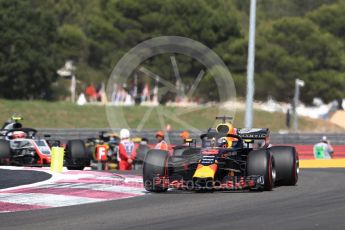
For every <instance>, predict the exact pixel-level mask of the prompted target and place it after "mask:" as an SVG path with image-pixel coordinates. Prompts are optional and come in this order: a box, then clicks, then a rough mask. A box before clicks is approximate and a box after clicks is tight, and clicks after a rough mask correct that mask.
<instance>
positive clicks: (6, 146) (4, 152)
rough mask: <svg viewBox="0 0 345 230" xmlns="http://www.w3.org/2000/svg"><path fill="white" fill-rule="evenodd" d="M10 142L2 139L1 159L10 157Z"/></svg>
mask: <svg viewBox="0 0 345 230" xmlns="http://www.w3.org/2000/svg"><path fill="white" fill-rule="evenodd" d="M10 154H11V149H10V143H9V142H8V141H6V140H0V159H2V158H7V157H10Z"/></svg>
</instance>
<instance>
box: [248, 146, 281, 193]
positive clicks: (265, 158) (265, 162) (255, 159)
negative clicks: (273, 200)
mask: <svg viewBox="0 0 345 230" xmlns="http://www.w3.org/2000/svg"><path fill="white" fill-rule="evenodd" d="M247 175H248V176H254V175H256V176H263V178H264V185H263V189H264V190H266V191H271V190H272V189H273V187H274V183H275V178H276V170H275V161H274V158H273V156H272V154H271V153H270V152H269V151H267V150H264V149H260V150H252V151H251V152H249V154H248V158H247Z"/></svg>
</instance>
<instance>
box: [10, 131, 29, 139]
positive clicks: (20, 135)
mask: <svg viewBox="0 0 345 230" xmlns="http://www.w3.org/2000/svg"><path fill="white" fill-rule="evenodd" d="M26 136H27V135H26V133H25V132H23V131H14V132H13V133H12V139H18V138H26Z"/></svg>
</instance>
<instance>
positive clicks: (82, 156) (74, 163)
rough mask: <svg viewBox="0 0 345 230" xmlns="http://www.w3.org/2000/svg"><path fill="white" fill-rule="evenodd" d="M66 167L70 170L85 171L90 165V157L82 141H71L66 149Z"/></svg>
mask: <svg viewBox="0 0 345 230" xmlns="http://www.w3.org/2000/svg"><path fill="white" fill-rule="evenodd" d="M66 164H67V165H66V167H67V169H69V170H83V169H84V167H85V166H87V165H89V164H90V156H89V154H88V152H87V150H86V147H85V144H84V142H83V141H82V140H70V141H68V142H67V147H66Z"/></svg>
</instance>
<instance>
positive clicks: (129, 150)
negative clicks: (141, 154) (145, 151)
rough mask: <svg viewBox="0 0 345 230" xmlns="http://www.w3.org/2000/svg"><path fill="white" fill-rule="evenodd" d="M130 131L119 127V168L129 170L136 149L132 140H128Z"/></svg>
mask: <svg viewBox="0 0 345 230" xmlns="http://www.w3.org/2000/svg"><path fill="white" fill-rule="evenodd" d="M129 138H130V132H129V130H128V129H121V131H120V139H121V142H120V145H119V159H118V160H119V162H120V163H119V169H120V170H131V169H132V164H133V160H134V159H135V157H136V150H135V148H134V142H132V141H130V140H129Z"/></svg>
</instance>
